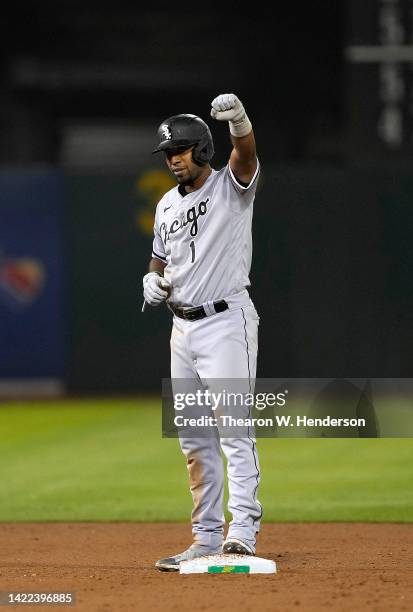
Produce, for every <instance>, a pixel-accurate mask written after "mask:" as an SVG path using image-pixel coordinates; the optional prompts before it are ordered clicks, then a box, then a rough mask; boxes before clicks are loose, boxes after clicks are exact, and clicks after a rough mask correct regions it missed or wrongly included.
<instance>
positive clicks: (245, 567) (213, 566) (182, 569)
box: [179, 555, 277, 574]
mask: <svg viewBox="0 0 413 612" xmlns="http://www.w3.org/2000/svg"><path fill="white" fill-rule="evenodd" d="M276 571H277V566H276V565H275V561H271V560H270V559H262V558H261V557H251V556H249V555H207V556H206V557H198V559H191V560H190V561H182V562H181V563H180V564H179V573H180V574H232V573H234V574H238V573H242V574H275V573H276Z"/></svg>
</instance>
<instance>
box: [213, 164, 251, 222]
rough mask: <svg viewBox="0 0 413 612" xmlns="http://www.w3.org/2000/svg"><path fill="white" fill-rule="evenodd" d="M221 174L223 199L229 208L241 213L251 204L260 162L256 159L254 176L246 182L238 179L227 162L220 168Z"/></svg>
mask: <svg viewBox="0 0 413 612" xmlns="http://www.w3.org/2000/svg"><path fill="white" fill-rule="evenodd" d="M222 171H223V172H224V174H223V189H224V192H223V193H224V194H225V198H224V201H225V202H226V203H227V205H228V206H229V207H230V208H231V210H232V211H234V212H238V213H242V212H243V211H244V210H245V209H246V208H248V207H249V206H251V205H252V203H253V201H254V198H255V192H256V190H257V184H258V176H259V173H260V163H259V161H258V159H257V169H256V170H255V172H254V176H253V177H252V179H251V180H250V182H249V183H248V184H246V183H242V182H241V181H239V180H238V179H237V178H236V176H235V174H234V173H233V171H232V170H231V166H230V165H229V162H228V164H227V165H226V167H225V168H223V169H222Z"/></svg>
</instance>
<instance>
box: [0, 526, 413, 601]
mask: <svg viewBox="0 0 413 612" xmlns="http://www.w3.org/2000/svg"><path fill="white" fill-rule="evenodd" d="M0 533H1V538H0V541H1V546H0V591H19V592H26V593H27V592H47V591H53V592H70V591H71V592H74V593H75V595H76V605H75V606H74V607H69V606H63V607H62V606H61V607H60V609H67V610H77V611H82V612H83V611H88V612H91V611H94V610H101V611H102V612H103V611H105V612H109V611H110V612H112V611H115V612H116V611H117V610H121V611H133V610H139V611H141V610H142V611H145V612H153V611H154V612H155V611H164V610H179V611H180V612H183V611H186V610H192V611H193V610H219V611H220V612H224V611H227V610H228V611H229V610H231V611H232V610H236V611H237V612H242V611H245V610H251V611H253V610H254V611H260V612H261V611H264V610H272V611H277V612H278V611H280V612H284V611H285V612H287V611H290V610H300V609H301V610H303V611H316V610H317V611H319V610H334V611H335V610H342V611H344V610H349V611H350V610H351V611H352V612H354V611H358V610H360V611H361V610H363V611H365V610H372V611H375V612H376V611H377V612H378V611H380V612H381V611H383V612H388V611H389V610H392V611H394V610H412V609H413V525H410V524H362V523H351V524H350V523H347V524H344V523H338V524H335V523H329V524H327V523H324V524H318V523H313V524H309V523H300V524H265V525H264V526H263V528H262V531H261V534H260V536H259V543H258V547H257V554H258V555H259V556H261V557H265V558H268V559H273V560H274V561H276V563H277V569H278V573H277V574H274V575H261V576H260V575H251V576H248V575H245V574H227V575H223V574H214V575H187V576H182V575H180V574H179V573H164V572H159V571H158V570H156V569H155V567H154V562H155V561H156V560H157V559H158V558H160V557H165V556H168V555H170V554H174V553H176V552H181V551H182V550H184V549H185V548H187V546H188V545H189V543H190V528H189V526H188V525H183V524H165V523H163V524H154V523H13V524H10V523H3V524H0ZM4 609H5V610H6V609H10V608H9V607H8V606H5V607H4ZM18 609H30V610H41V609H56V608H55V607H53V608H52V607H51V606H47V608H46V607H45V606H24V607H23V606H19V607H18Z"/></svg>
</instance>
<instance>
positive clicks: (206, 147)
mask: <svg viewBox="0 0 413 612" xmlns="http://www.w3.org/2000/svg"><path fill="white" fill-rule="evenodd" d="M213 155H214V144H213V142H212V137H211V135H210V134H209V133H208V132H207V133H205V135H204V136H203V138H201V140H200V141H199V142H198V143H197V144H196V145H195V147H194V148H193V150H192V159H193V160H194V162H195V163H196V164H197V165H198V166H205V164H207V163H208V162H209V161H210V160H211V158H212V157H213Z"/></svg>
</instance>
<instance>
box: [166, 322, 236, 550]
mask: <svg viewBox="0 0 413 612" xmlns="http://www.w3.org/2000/svg"><path fill="white" fill-rule="evenodd" d="M187 335H188V322H185V321H184V322H181V321H180V320H175V321H174V325H173V329H172V335H171V378H172V386H173V391H174V393H175V392H176V388H177V387H179V391H180V392H181V391H182V386H183V387H184V389H185V392H187V393H196V391H197V390H198V389H202V388H203V386H202V383H201V381H200V379H199V376H198V374H197V371H196V369H195V366H194V357H193V354H192V352H191V350H190V348H189V345H188V342H187V340H188V338H187ZM183 379H184V380H183ZM174 380H175V383H174ZM179 442H180V445H181V450H182V452H183V454H184V455H185V457H186V461H187V468H188V474H189V483H190V490H191V494H192V501H193V508H192V534H193V538H194V542H196V543H197V544H200V545H202V546H206V547H208V548H209V549H214V550H215V549H219V548H220V547H221V546H222V542H223V537H224V524H225V517H224V512H223V504H224V467H223V461H222V456H221V449H220V445H219V439H218V436H217V437H202V438H196V437H193V436H191V437H185V433H184V432H183V433H181V434H180V436H179Z"/></svg>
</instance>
